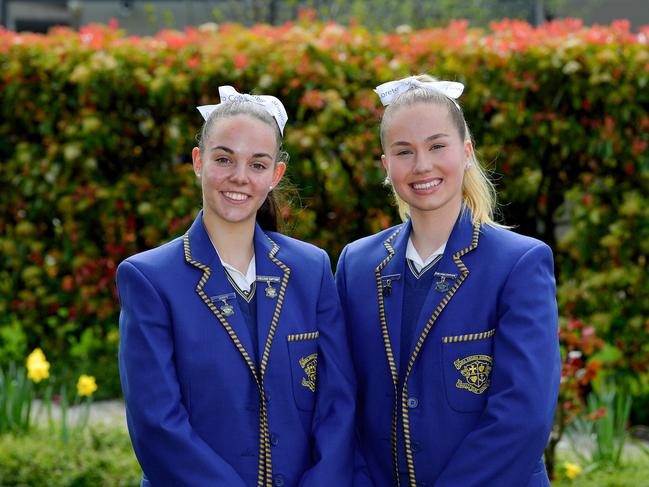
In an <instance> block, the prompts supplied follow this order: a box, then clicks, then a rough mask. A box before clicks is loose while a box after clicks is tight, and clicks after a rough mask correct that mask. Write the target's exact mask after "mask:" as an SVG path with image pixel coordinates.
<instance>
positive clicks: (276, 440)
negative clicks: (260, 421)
mask: <svg viewBox="0 0 649 487" xmlns="http://www.w3.org/2000/svg"><path fill="white" fill-rule="evenodd" d="M278 443H279V436H277V435H276V434H275V433H271V435H270V444H271V445H273V446H277V444H278Z"/></svg>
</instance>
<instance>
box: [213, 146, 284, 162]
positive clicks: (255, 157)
mask: <svg viewBox="0 0 649 487" xmlns="http://www.w3.org/2000/svg"><path fill="white" fill-rule="evenodd" d="M217 150H222V151H223V152H227V153H228V154H234V151H233V150H232V149H230V148H229V147H227V146H225V145H217V146H214V147H212V148H211V149H210V152H214V151H217ZM252 157H253V159H259V158H260V157H267V158H268V159H272V158H273V156H271V155H270V154H268V153H266V152H256V153H254V154H253V155H252Z"/></svg>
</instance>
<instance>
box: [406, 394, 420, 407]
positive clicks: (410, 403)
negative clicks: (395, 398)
mask: <svg viewBox="0 0 649 487" xmlns="http://www.w3.org/2000/svg"><path fill="white" fill-rule="evenodd" d="M407 404H408V407H409V408H410V409H414V408H416V407H417V406H419V400H418V399H417V398H416V397H414V396H410V397H409V398H408V402H407Z"/></svg>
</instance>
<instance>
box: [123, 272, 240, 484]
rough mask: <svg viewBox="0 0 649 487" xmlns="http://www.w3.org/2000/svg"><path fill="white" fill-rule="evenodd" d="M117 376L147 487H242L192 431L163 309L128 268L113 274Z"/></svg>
mask: <svg viewBox="0 0 649 487" xmlns="http://www.w3.org/2000/svg"><path fill="white" fill-rule="evenodd" d="M117 288H118V290H119V297H120V304H121V313H120V317H119V330H120V347H119V370H120V378H121V382H122V390H123V392H124V399H125V402H126V417H127V423H128V428H129V433H130V435H131V441H132V443H133V449H134V450H135V454H136V456H137V459H138V461H139V463H140V466H141V467H142V470H143V472H144V474H145V476H146V477H147V478H148V479H149V481H150V482H151V485H153V486H164V485H169V486H172V485H173V486H199V485H213V486H222V487H226V486H227V487H231V486H238V487H244V486H245V483H244V482H243V480H242V479H241V477H240V476H239V475H238V474H237V472H236V471H235V470H234V469H233V468H232V466H230V465H229V464H228V463H226V462H225V461H224V460H223V459H222V458H221V457H220V456H219V455H217V454H216V453H215V452H214V450H212V449H211V448H210V447H209V446H208V445H207V444H206V443H205V442H204V441H203V440H202V439H201V438H200V437H199V436H198V435H197V434H196V433H195V432H194V431H193V430H192V426H191V424H190V423H189V417H188V414H187V410H186V409H185V407H184V406H183V404H182V402H181V395H180V386H179V384H178V379H177V377H176V372H175V366H174V359H173V357H174V343H173V334H172V330H171V323H170V314H169V311H168V308H167V306H166V303H165V302H164V301H163V300H162V299H161V297H160V294H159V293H158V291H157V290H156V288H155V287H154V285H153V284H152V283H151V281H149V279H147V277H146V276H145V275H144V274H143V273H142V272H141V271H140V270H139V269H138V268H137V267H136V266H135V265H133V264H132V263H130V262H128V261H125V262H123V263H122V264H121V265H120V266H119V268H118V271H117Z"/></svg>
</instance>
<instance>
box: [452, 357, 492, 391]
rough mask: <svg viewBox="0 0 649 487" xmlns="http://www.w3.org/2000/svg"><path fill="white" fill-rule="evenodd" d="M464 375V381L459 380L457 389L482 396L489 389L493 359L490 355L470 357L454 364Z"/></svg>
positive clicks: (456, 385)
mask: <svg viewBox="0 0 649 487" xmlns="http://www.w3.org/2000/svg"><path fill="white" fill-rule="evenodd" d="M453 365H455V368H456V369H457V370H458V371H459V372H460V374H462V376H463V377H464V381H462V380H461V379H458V380H457V382H456V383H455V387H457V388H458V389H466V390H467V391H469V392H472V393H474V394H482V393H483V392H484V391H486V390H487V388H488V387H489V381H490V375H491V369H492V367H493V359H492V358H491V356H489V355H470V356H468V357H464V358H462V359H457V360H456V361H455V362H453Z"/></svg>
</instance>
